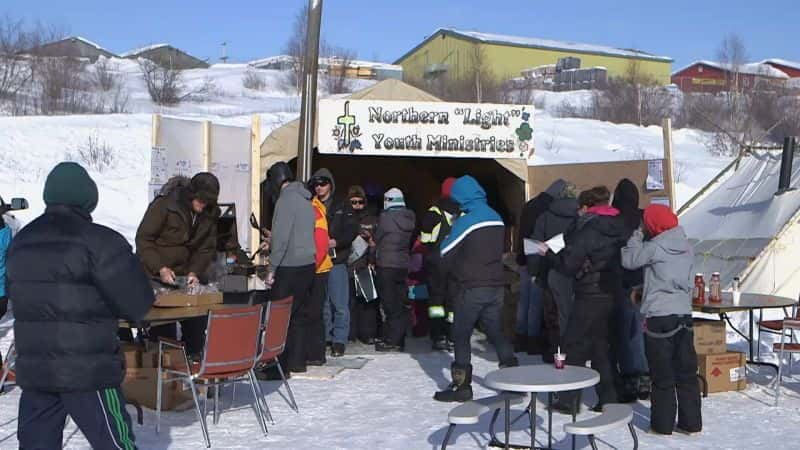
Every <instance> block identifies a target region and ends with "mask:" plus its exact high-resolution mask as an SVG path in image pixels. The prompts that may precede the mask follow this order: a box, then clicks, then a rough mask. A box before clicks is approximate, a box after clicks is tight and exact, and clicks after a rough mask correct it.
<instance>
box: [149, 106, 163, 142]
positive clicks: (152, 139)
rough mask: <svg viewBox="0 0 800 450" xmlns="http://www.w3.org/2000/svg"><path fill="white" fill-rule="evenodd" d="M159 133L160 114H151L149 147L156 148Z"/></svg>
mask: <svg viewBox="0 0 800 450" xmlns="http://www.w3.org/2000/svg"><path fill="white" fill-rule="evenodd" d="M160 132H161V114H153V128H152V131H151V133H152V135H151V136H150V147H158V133H160Z"/></svg>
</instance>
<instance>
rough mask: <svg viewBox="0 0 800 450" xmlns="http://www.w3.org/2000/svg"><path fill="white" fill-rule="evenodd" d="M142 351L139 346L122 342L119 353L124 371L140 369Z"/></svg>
mask: <svg viewBox="0 0 800 450" xmlns="http://www.w3.org/2000/svg"><path fill="white" fill-rule="evenodd" d="M143 350H144V349H143V348H142V346H141V345H138V344H132V343H130V342H123V343H122V345H120V351H121V352H122V355H123V357H124V358H125V368H126V369H136V368H139V367H142V351H143Z"/></svg>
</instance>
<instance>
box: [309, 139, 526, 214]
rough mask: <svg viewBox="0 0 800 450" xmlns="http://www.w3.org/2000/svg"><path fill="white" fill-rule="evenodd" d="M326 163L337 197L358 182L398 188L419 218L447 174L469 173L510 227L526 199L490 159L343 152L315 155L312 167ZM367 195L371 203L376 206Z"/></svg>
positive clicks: (510, 176)
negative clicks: (332, 178)
mask: <svg viewBox="0 0 800 450" xmlns="http://www.w3.org/2000/svg"><path fill="white" fill-rule="evenodd" d="M322 167H326V168H328V169H329V170H330V171H331V172H332V173H333V176H334V178H335V181H336V194H335V195H336V198H337V199H338V198H344V196H346V195H347V189H348V187H349V186H352V185H355V184H359V185H361V186H364V187H365V188H367V190H368V195H370V194H373V193H372V192H370V191H372V190H373V189H370V187H373V186H374V187H375V188H377V189H380V191H381V192H378V193H375V194H373V195H382V194H383V191H384V190H386V189H389V188H391V187H397V188H399V189H400V190H402V191H403V193H404V194H405V198H406V204H407V206H408V207H409V208H411V209H413V210H414V212H416V213H417V216H418V217H419V216H421V215H422V214H423V213H424V212H425V211H426V210H427V208H428V207H429V206H430V205H431V203H433V201H434V200H436V199H437V198H438V197H439V195H440V192H441V184H442V181H443V180H444V179H445V178H447V177H451V176H452V177H460V176H462V175H471V176H473V177H474V178H475V179H476V180H478V182H479V183H480V184H481V186H483V188H484V189H485V190H486V196H487V199H488V201H489V205H491V206H492V208H494V209H495V210H496V211H497V212H498V213H499V214H500V215H501V216H502V217H503V220H504V221H505V222H506V225H507V226H509V228H510V227H511V226H514V225H515V224H516V223H517V222H518V215H519V212H520V211H521V210H522V206H523V203H524V201H525V182H524V181H523V180H522V179H520V178H519V177H517V176H516V175H515V174H513V173H511V172H510V171H509V170H507V169H506V168H504V167H503V166H502V165H500V163H498V162H497V161H496V160H493V159H478V158H436V157H403V156H344V155H325V154H318V153H317V154H315V155H314V160H313V168H314V170H317V169H319V168H322ZM378 201H380V198H371V199H370V203H372V205H371V206H372V207H375V208H380V207H381V205H377V204H376V202H378Z"/></svg>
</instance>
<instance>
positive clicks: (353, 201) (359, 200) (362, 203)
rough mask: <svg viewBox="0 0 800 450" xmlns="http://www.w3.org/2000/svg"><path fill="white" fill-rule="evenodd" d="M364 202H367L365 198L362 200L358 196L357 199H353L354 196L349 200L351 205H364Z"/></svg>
mask: <svg viewBox="0 0 800 450" xmlns="http://www.w3.org/2000/svg"><path fill="white" fill-rule="evenodd" d="M366 203H367V202H366V201H365V200H363V199H360V198H358V199H355V198H354V199H352V200H350V204H351V205H364V204H366Z"/></svg>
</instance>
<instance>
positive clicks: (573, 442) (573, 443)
mask: <svg viewBox="0 0 800 450" xmlns="http://www.w3.org/2000/svg"><path fill="white" fill-rule="evenodd" d="M578 407H580V403H579V404H578ZM575 409H576V411H577V409H578V408H575ZM577 420H578V413H577V412H573V413H572V423H575V422H576V421H577ZM572 450H575V435H574V434H573V435H572Z"/></svg>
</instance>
